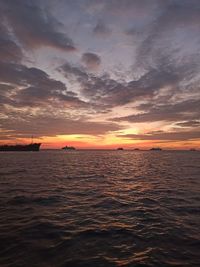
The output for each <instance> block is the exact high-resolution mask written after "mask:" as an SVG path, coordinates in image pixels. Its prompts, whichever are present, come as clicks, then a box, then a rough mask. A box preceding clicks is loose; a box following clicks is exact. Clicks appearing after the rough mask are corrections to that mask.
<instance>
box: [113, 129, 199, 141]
mask: <svg viewBox="0 0 200 267" xmlns="http://www.w3.org/2000/svg"><path fill="white" fill-rule="evenodd" d="M118 137H120V138H126V139H133V140H145V141H153V140H157V141H162V140H165V141H187V140H194V139H200V131H184V132H183V131H181V132H155V133H149V134H126V135H118Z"/></svg>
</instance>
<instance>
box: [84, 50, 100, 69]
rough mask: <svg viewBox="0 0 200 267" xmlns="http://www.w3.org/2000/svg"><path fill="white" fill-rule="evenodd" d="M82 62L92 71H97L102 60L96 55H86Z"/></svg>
mask: <svg viewBox="0 0 200 267" xmlns="http://www.w3.org/2000/svg"><path fill="white" fill-rule="evenodd" d="M81 60H82V62H83V63H84V64H85V66H86V67H87V68H88V69H91V70H93V69H97V68H98V67H99V66H100V64H101V58H100V57H99V56H98V55H97V54H94V53H84V54H83V55H82V59H81Z"/></svg>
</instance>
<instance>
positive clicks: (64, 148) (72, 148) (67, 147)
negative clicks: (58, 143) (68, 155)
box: [62, 146, 76, 150]
mask: <svg viewBox="0 0 200 267" xmlns="http://www.w3.org/2000/svg"><path fill="white" fill-rule="evenodd" d="M62 149H63V150H76V148H75V147H73V146H64V147H62Z"/></svg>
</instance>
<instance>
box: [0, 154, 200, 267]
mask: <svg viewBox="0 0 200 267" xmlns="http://www.w3.org/2000/svg"><path fill="white" fill-rule="evenodd" d="M0 266H1V267H114V266H123V267H135V266H137V267H145V266H146V267H147V266H156V267H157V266H180V267H184V266H188V267H189V266H191V267H195V266H196V267H199V266H200V152H199V151H125V150H124V151H98V150H96V151H95V150H90V151H86V150H85V151H84V150H75V151H56V150H54V151H53V150H52V151H51V150H49V151H48V150H46V151H42V150H41V151H40V152H1V153H0Z"/></svg>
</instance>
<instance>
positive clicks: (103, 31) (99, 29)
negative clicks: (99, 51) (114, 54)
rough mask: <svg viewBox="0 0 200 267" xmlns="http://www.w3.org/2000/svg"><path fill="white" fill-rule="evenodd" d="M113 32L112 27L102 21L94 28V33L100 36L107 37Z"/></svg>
mask: <svg viewBox="0 0 200 267" xmlns="http://www.w3.org/2000/svg"><path fill="white" fill-rule="evenodd" d="M111 33H112V31H111V29H110V28H109V27H108V26H106V25H105V23H103V22H102V21H98V22H97V24H96V26H95V27H94V29H93V34H94V35H96V36H99V37H107V36H109V35H110V34H111Z"/></svg>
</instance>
